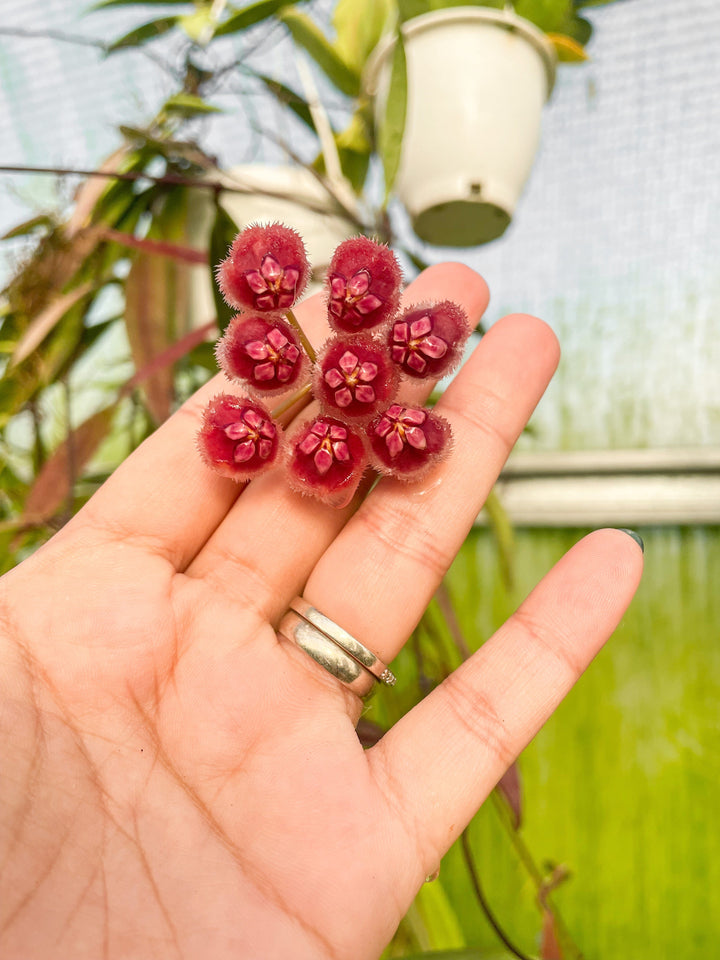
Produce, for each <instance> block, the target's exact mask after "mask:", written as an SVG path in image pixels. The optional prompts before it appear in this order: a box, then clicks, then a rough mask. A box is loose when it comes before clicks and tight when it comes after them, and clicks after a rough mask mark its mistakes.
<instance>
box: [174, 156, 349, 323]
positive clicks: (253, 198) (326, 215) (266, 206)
mask: <svg viewBox="0 0 720 960" xmlns="http://www.w3.org/2000/svg"><path fill="white" fill-rule="evenodd" d="M214 179H215V178H214ZM219 179H220V180H221V181H222V182H223V183H224V184H226V185H227V186H228V187H240V188H243V189H245V190H247V191H248V192H247V193H244V192H243V193H238V192H235V191H232V190H224V191H222V192H221V194H220V203H221V205H222V206H223V208H224V209H225V210H226V211H227V213H228V214H229V215H230V216H231V217H232V219H233V220H234V221H235V223H236V224H237V226H238V229H239V230H242V229H243V227H246V226H248V224H251V223H270V222H274V221H279V222H281V223H284V224H285V225H286V226H288V227H293V228H294V229H295V230H297V231H298V233H299V234H300V235H301V237H302V238H303V241H304V243H305V246H306V248H307V252H308V259H309V260H310V264H311V266H312V268H313V282H311V283H310V284H309V285H308V287H307V289H306V293H305V296H308V295H309V294H311V293H314V292H316V291H317V290H319V289H320V282H318V281H321V279H322V277H323V275H324V271H325V270H326V268H327V265H328V264H329V263H330V259H331V257H332V255H333V251H334V250H335V247H336V246H337V245H338V244H339V243H340V242H341V241H343V240H345V239H346V238H347V237H349V236H352V235H353V234H354V233H357V227H356V226H355V225H354V224H353V223H352V221H351V220H349V219H346V218H344V217H343V216H342V215H341V213H339V212H338V211H339V207H338V205H337V204H336V203H334V201H333V200H332V198H331V196H330V195H329V194H328V192H327V191H326V190H325V189H324V187H323V186H322V184H321V183H319V182H318V180H317V179H316V178H315V177H314V176H313V175H312V173H311V172H310V171H309V170H306V169H305V168H304V167H292V166H274V167H273V166H264V165H262V164H247V165H245V166H239V167H232V168H230V169H229V170H228V171H227V173H225V174H223V175H222V177H220V178H219ZM214 217H215V206H214V202H213V198H212V194H211V191H209V190H192V191H191V192H190V197H189V200H188V231H189V233H190V235H191V236H192V237H193V243H194V245H196V246H202V245H204V246H207V244H208V242H209V239H210V232H211V230H212V224H213V220H214ZM212 266H213V267H214V266H215V264H212ZM213 282H214V281H213V279H212V276H211V274H210V273H209V272H208V270H207V268H205V267H194V268H192V270H191V277H190V314H191V316H192V318H193V319H192V325H194V326H200V325H202V324H204V323H206V322H207V321H208V319H210V318H211V317H213V316H214V315H215V305H214V300H213V291H212V283H213Z"/></svg>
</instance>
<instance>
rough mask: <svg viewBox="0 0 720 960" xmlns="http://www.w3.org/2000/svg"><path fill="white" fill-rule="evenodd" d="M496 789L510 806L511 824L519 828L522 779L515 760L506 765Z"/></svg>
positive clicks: (520, 821)
mask: <svg viewBox="0 0 720 960" xmlns="http://www.w3.org/2000/svg"><path fill="white" fill-rule="evenodd" d="M496 789H497V791H498V793H499V794H500V796H501V797H502V798H503V799H504V800H505V802H506V803H507V805H508V807H509V808H510V815H511V817H512V825H513V826H514V827H515V829H516V830H519V829H520V825H521V823H522V781H521V780H520V769H519V767H518V765H517V761H516V762H515V763H513V764H512V765H511V766H509V767H508V769H507V770H506V771H505V773H504V774H503V775H502V777H501V778H500V780H499V782H498V785H497V787H496Z"/></svg>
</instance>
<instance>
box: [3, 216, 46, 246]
mask: <svg viewBox="0 0 720 960" xmlns="http://www.w3.org/2000/svg"><path fill="white" fill-rule="evenodd" d="M54 226H55V224H54V222H53V219H52V217H49V216H48V215H47V214H45V213H41V214H40V215H39V216H37V217H33V218H32V219H31V220H26V221H25V222H24V223H19V224H18V225H17V226H16V227H13V228H12V230H8V232H7V233H4V234H3V235H2V237H0V240H12V239H13V238H14V237H26V236H27V235H28V234H30V233H35V231H36V230H51V229H52V228H53V227H54Z"/></svg>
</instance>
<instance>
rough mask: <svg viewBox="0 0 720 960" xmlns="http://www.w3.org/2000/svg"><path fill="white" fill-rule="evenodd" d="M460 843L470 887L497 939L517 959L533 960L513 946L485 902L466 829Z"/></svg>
mask: <svg viewBox="0 0 720 960" xmlns="http://www.w3.org/2000/svg"><path fill="white" fill-rule="evenodd" d="M460 844H461V846H462V852H463V857H464V859H465V865H466V866H467V869H468V873H469V874H470V882H471V884H472V888H473V890H474V891H475V896H476V897H477V900H478V903H479V904H480V909H481V910H482V912H483V913H484V914H485V917H486V919H487V922H488V923H489V924H490V926H491V927H492V928H493V930H494V931H495V933H496V935H497V937H498V939H499V940H501V941H502V943H503V944H504V945H505V946H506V947H507V949H508V950H509V951H510V953H512V955H513V956H514V957H517V958H518V960H535V958H534V957H530V956H529V955H528V954H527V953H523V951H522V950H521V949H520V948H519V947H516V946H515V944H514V943H513V942H512V940H510V938H509V937H508V935H507V934H506V933H505V931H504V930H503V928H502V927H501V926H500V924H499V922H498V920H497V918H496V917H495V914H494V913H493V912H492V910H491V908H490V904H489V903H488V902H487V899H486V897H485V893H484V891H483V888H482V886H481V884H480V877H479V876H478V872H477V870H476V868H475V861H474V859H473V855H472V850H471V849H470V839H469V837H468V832H467V830H463V832H462V833H461V834H460Z"/></svg>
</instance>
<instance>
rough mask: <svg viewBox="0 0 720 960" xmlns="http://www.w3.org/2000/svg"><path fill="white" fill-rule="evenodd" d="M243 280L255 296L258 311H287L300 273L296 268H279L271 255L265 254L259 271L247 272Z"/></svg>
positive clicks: (292, 299)
mask: <svg viewBox="0 0 720 960" xmlns="http://www.w3.org/2000/svg"><path fill="white" fill-rule="evenodd" d="M245 279H246V280H247V283H248V286H249V287H250V289H251V290H252V292H253V293H254V294H255V306H256V307H257V308H258V310H287V309H288V308H289V307H291V306H292V305H293V303H294V301H295V289H296V287H297V283H298V280H299V279H300V271H299V270H298V269H297V268H296V267H284V268H283V267H281V266H280V264H279V263H278V261H277V260H276V259H275V257H274V256H273V255H272V254H271V253H266V254H265V256H264V257H263V259H262V263H261V264H260V269H259V270H248V272H247V273H246V274H245Z"/></svg>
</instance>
